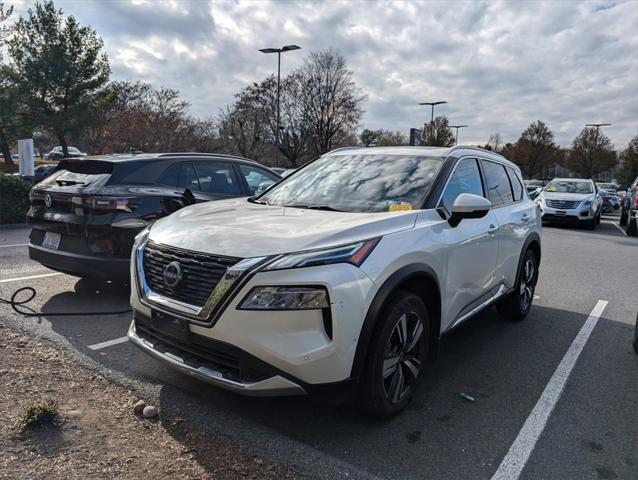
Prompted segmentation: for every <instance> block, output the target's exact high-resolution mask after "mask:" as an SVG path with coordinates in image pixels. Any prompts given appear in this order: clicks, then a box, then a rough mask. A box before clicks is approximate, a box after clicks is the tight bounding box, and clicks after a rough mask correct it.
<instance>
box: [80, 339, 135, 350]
mask: <svg viewBox="0 0 638 480" xmlns="http://www.w3.org/2000/svg"><path fill="white" fill-rule="evenodd" d="M124 342H128V337H120V338H114V339H113V340H107V341H106V342H101V343H96V344H95V345H89V348H90V349H91V350H100V349H102V348H106V347H110V346H111V345H117V344H118V343H124Z"/></svg>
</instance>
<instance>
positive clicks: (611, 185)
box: [598, 183, 618, 194]
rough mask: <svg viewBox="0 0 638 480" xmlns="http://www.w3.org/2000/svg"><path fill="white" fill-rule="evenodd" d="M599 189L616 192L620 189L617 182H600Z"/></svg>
mask: <svg viewBox="0 0 638 480" xmlns="http://www.w3.org/2000/svg"><path fill="white" fill-rule="evenodd" d="M598 189H599V190H605V191H606V192H609V193H612V194H615V193H616V192H617V191H618V185H616V184H615V183H599V184H598Z"/></svg>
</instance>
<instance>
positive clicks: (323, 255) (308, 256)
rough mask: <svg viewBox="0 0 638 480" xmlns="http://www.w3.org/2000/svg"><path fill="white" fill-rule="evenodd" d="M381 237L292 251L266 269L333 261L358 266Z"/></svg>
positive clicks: (308, 265) (305, 265)
mask: <svg viewBox="0 0 638 480" xmlns="http://www.w3.org/2000/svg"><path fill="white" fill-rule="evenodd" d="M379 240H380V238H373V239H372V240H365V241H361V242H357V243H351V244H349V245H344V246H341V247H333V248H326V249H323V250H313V251H309V252H300V253H291V254H289V255H285V256H284V257H282V258H280V259H279V260H276V261H275V262H273V263H271V264H270V265H268V267H266V268H265V269H264V270H283V269H286V268H301V267H314V266H317V265H330V264H332V263H350V264H351V265H355V266H356V267H358V266H360V265H361V264H362V263H363V261H364V260H365V259H366V258H367V257H368V255H370V252H372V250H373V249H374V247H375V246H376V245H377V243H379Z"/></svg>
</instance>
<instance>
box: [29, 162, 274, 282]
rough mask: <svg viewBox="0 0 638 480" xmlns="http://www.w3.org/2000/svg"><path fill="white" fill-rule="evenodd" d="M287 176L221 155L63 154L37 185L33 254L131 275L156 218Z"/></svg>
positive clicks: (74, 270)
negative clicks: (138, 243) (141, 239)
mask: <svg viewBox="0 0 638 480" xmlns="http://www.w3.org/2000/svg"><path fill="white" fill-rule="evenodd" d="M279 179H280V177H279V175H277V174H276V173H274V172H272V171H271V170H269V169H267V168H265V167H263V166H261V165H259V164H257V163H256V162H253V161H251V160H247V159H244V158H238V157H233V156H229V155H219V154H197V153H188V154H186V153H164V154H138V155H109V156H96V157H86V158H82V159H67V160H63V161H61V162H60V164H59V165H58V167H57V168H56V169H55V171H54V172H53V174H52V175H51V176H49V177H47V178H46V179H45V180H44V181H42V182H40V183H38V184H37V185H35V186H34V187H33V189H32V190H31V193H30V199H31V208H30V209H29V212H28V214H27V217H28V222H29V224H31V225H32V227H33V228H32V230H31V235H30V237H29V257H30V258H31V259H33V260H36V261H37V262H40V263H41V264H43V265H45V266H47V267H49V268H52V269H54V270H58V271H61V272H65V273H69V274H71V275H76V276H79V277H94V278H103V279H110V280H116V281H125V280H127V279H128V276H129V259H130V256H131V248H132V246H133V240H134V238H135V236H136V235H137V234H138V233H139V232H140V231H141V230H142V229H144V228H145V227H146V226H147V225H149V224H150V223H152V222H153V221H155V220H157V219H158V218H160V217H163V216H165V215H168V214H170V213H172V212H174V211H176V210H178V209H179V208H181V207H183V206H185V205H190V204H192V203H196V202H205V201H209V200H221V199H225V198H231V197H242V196H251V195H257V194H259V193H261V192H262V191H263V190H265V189H266V188H268V187H269V186H270V185H272V184H273V183H275V182H278V181H279Z"/></svg>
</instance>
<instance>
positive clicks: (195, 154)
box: [157, 152, 258, 163]
mask: <svg viewBox="0 0 638 480" xmlns="http://www.w3.org/2000/svg"><path fill="white" fill-rule="evenodd" d="M157 156H158V157H224V158H234V159H236V160H245V161H247V162H252V163H258V162H257V161H256V160H252V159H250V158H246V157H240V156H238V155H230V154H228V153H214V152H176V153H160V154H158V155H157Z"/></svg>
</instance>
